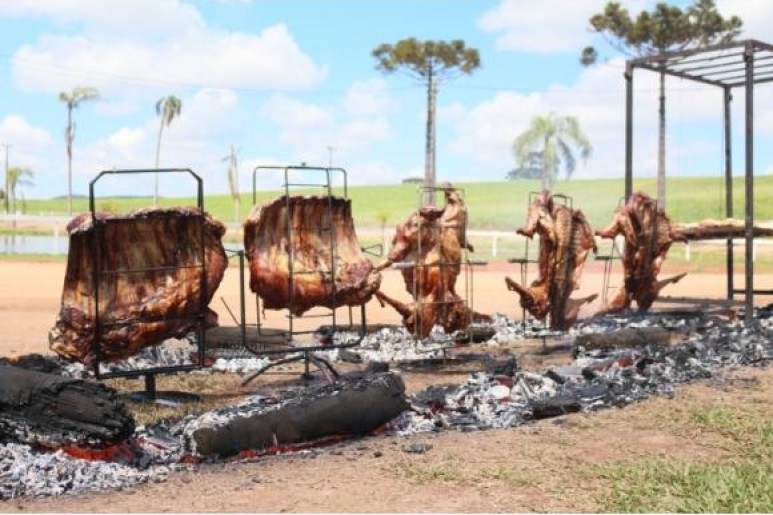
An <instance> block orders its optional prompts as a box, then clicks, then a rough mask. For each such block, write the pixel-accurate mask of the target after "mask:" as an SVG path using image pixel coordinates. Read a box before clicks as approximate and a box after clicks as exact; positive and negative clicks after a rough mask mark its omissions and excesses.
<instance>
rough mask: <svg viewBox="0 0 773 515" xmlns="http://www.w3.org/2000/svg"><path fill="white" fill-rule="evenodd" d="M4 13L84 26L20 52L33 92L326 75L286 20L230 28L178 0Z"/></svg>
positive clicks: (24, 82) (13, 7)
mask: <svg viewBox="0 0 773 515" xmlns="http://www.w3.org/2000/svg"><path fill="white" fill-rule="evenodd" d="M27 4H32V5H29V6H27V7H25V6H26V5H27ZM4 5H5V4H3V3H0V6H4ZM149 13H152V15H149ZM3 15H4V16H46V17H49V18H53V19H55V20H58V21H61V22H62V23H69V24H74V23H76V22H77V23H79V24H82V25H83V27H82V30H81V31H80V32H78V33H77V35H71V34H69V33H68V34H66V35H65V34H64V33H61V34H60V33H49V34H46V35H43V36H41V37H40V38H39V39H38V40H37V41H35V42H33V43H29V44H26V45H24V46H22V47H20V48H19V49H18V50H17V51H16V53H15V54H14V56H13V76H14V80H15V82H16V85H17V86H18V87H19V88H20V89H23V90H27V91H33V90H34V91H47V92H58V91H61V90H63V89H69V88H72V87H74V86H78V85H82V84H88V85H91V86H94V87H97V88H98V89H100V90H101V91H102V92H103V94H108V95H109V94H111V93H117V92H120V93H123V94H133V95H135V96H139V95H145V96H149V95H158V94H159V92H166V91H168V90H170V89H180V88H186V87H212V88H248V89H282V90H300V89H304V88H308V87H311V86H313V85H316V84H318V83H320V82H321V81H322V80H323V79H324V78H325V75H326V73H327V72H326V69H325V68H323V67H321V66H320V65H318V64H317V63H315V62H314V60H313V59H312V58H311V57H309V56H308V55H306V54H305V53H304V52H303V51H302V50H301V49H300V48H299V47H298V45H297V43H296V42H295V40H294V38H293V36H292V35H291V34H290V31H289V30H288V28H287V26H286V25H284V24H277V25H273V26H268V27H265V28H263V29H262V30H260V32H256V33H247V32H237V31H224V30H221V29H218V28H216V27H213V26H209V25H207V24H206V23H205V22H204V20H203V19H202V17H201V15H200V13H199V12H198V11H197V10H196V9H195V8H194V7H193V6H191V5H188V4H183V3H181V2H179V1H176V0H163V1H160V2H155V1H151V0H141V1H127V0H121V1H110V2H104V1H84V2H76V3H72V2H53V1H44V2H24V3H23V4H21V5H19V4H18V3H13V4H10V5H9V6H5V7H0V16H3Z"/></svg>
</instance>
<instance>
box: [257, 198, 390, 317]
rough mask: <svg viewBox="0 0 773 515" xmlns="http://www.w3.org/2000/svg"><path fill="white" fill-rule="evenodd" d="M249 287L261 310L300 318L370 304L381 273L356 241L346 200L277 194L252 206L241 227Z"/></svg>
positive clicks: (349, 204)
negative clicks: (314, 311) (324, 310)
mask: <svg viewBox="0 0 773 515" xmlns="http://www.w3.org/2000/svg"><path fill="white" fill-rule="evenodd" d="M244 248H245V249H246V252H247V257H248V259H249V267H250V289H251V290H252V291H253V292H254V293H256V294H257V295H258V296H259V297H260V299H261V300H262V301H263V307H264V308H266V309H285V308H286V309H288V310H290V312H291V313H292V314H293V315H296V316H300V315H302V314H303V313H305V312H306V311H308V310H309V309H311V308H312V307H314V306H325V307H328V308H331V309H334V308H337V307H339V306H357V305H361V304H365V303H366V302H368V300H370V298H371V296H372V295H373V292H375V291H376V290H377V289H378V287H379V285H380V284H381V274H379V273H377V272H376V271H374V269H373V264H372V263H371V261H370V260H369V259H368V258H367V256H365V255H364V254H363V252H362V249H361V248H360V244H359V242H358V241H357V234H356V233H355V231H354V221H353V219H352V206H351V201H350V200H349V199H346V198H341V197H335V196H330V197H321V196H283V197H279V198H277V199H275V200H274V201H272V202H268V203H266V204H263V205H256V206H255V207H253V209H252V211H251V212H250V215H249V217H248V218H247V221H246V222H245V223H244Z"/></svg>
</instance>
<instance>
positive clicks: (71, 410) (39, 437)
mask: <svg viewBox="0 0 773 515" xmlns="http://www.w3.org/2000/svg"><path fill="white" fill-rule="evenodd" d="M133 431H134V420H133V419H132V417H131V415H130V414H129V413H128V411H127V410H126V407H125V406H124V405H123V403H122V402H120V401H119V400H118V398H117V396H116V393H115V391H114V390H112V389H111V388H108V387H107V386H105V385H103V384H101V383H94V382H89V381H83V380H80V379H68V378H64V377H61V376H56V375H52V374H44V373H42V372H35V371H31V370H25V369H23V368H17V367H4V366H0V441H12V442H19V443H27V444H38V445H44V446H62V445H67V444H71V443H76V444H78V443H82V444H104V443H114V442H119V441H121V440H124V439H126V438H128V437H129V436H131V434H132V432H133Z"/></svg>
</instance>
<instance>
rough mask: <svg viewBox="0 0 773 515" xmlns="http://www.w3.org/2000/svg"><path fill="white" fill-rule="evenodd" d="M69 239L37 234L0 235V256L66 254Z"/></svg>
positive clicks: (64, 236) (65, 236) (63, 236)
mask: <svg viewBox="0 0 773 515" xmlns="http://www.w3.org/2000/svg"><path fill="white" fill-rule="evenodd" d="M68 246H69V237H68V236H67V235H66V234H65V235H62V236H53V235H51V236H46V235H39V234H34V235H31V234H0V254H51V255H58V254H63V255H66V254H67V249H68Z"/></svg>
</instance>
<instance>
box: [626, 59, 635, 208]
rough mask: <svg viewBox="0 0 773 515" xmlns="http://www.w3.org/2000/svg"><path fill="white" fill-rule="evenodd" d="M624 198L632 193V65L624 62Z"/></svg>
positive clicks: (627, 197)
mask: <svg viewBox="0 0 773 515" xmlns="http://www.w3.org/2000/svg"><path fill="white" fill-rule="evenodd" d="M624 76H625V200H626V202H627V201H628V199H629V198H630V197H631V194H632V193H633V66H632V65H631V63H630V61H629V62H626V63H625V74H624Z"/></svg>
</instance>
